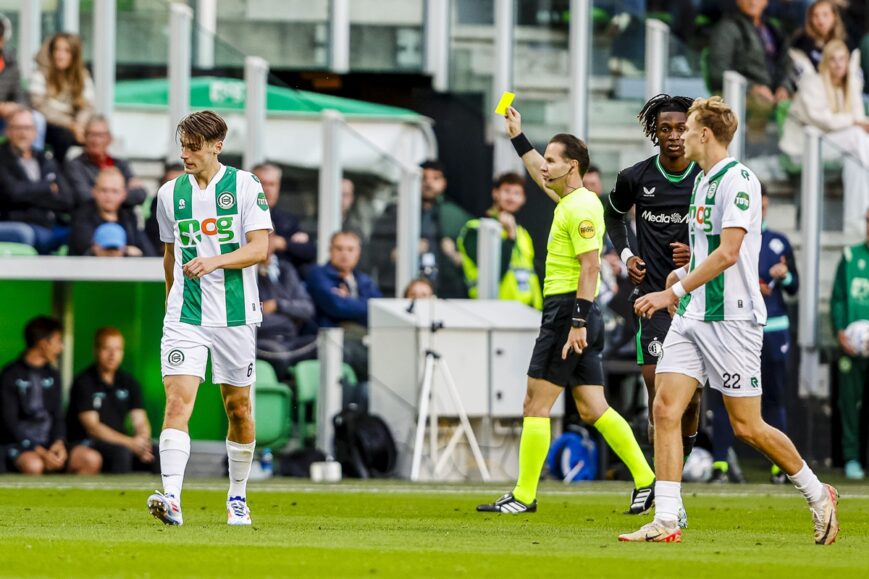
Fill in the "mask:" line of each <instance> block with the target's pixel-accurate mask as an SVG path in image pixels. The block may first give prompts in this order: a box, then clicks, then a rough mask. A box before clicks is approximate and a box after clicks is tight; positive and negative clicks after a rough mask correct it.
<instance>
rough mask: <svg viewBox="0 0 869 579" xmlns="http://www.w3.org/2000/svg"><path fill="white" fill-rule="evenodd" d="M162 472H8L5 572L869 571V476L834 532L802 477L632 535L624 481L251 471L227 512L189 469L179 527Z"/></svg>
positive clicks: (1, 488) (2, 514) (688, 490)
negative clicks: (819, 526)
mask: <svg viewBox="0 0 869 579" xmlns="http://www.w3.org/2000/svg"><path fill="white" fill-rule="evenodd" d="M155 482H156V481H155V480H154V479H146V478H127V477H114V478H108V477H103V478H96V479H90V480H82V479H74V478H69V477H51V478H43V479H26V478H22V477H4V478H2V479H0V497H2V498H0V576H3V577H23V576H61V577H99V576H138V577H145V576H150V577H183V576H199V577H210V578H211V577H233V578H240V577H267V576H272V577H402V578H410V577H450V578H456V577H497V578H501V577H522V578H531V577H583V578H591V577H629V578H631V579H637V578H640V577H704V578H705V577H727V578H728V579H735V578H742V577H765V578H771V577H786V578H789V579H790V578H794V577H813V578H821V579H833V578H840V577H864V578H865V577H869V487H867V486H860V485H840V488H839V490H840V492H841V494H842V499H841V502H840V520H841V526H842V531H841V533H840V535H839V540H838V541H837V542H836V544H835V545H833V546H831V547H821V546H817V545H815V544H814V543H813V540H812V527H811V516H810V514H809V512H808V509H807V508H806V506H805V503H804V502H803V500H802V498H801V497H800V496H799V494H798V493H797V492H796V491H795V490H794V489H793V488H791V487H772V486H770V485H738V486H736V485H732V486H728V487H726V488H722V487H710V486H708V485H686V486H685V492H684V495H685V502H686V507H687V509H688V513H689V515H690V527H689V528H688V529H687V530H686V531H685V532H684V534H683V542H682V544H680V545H677V544H622V543H619V542H618V541H617V540H616V536H617V535H618V534H619V533H620V532H624V531H629V530H634V529H635V528H637V527H638V526H639V525H640V524H642V523H644V522H645V521H648V520H649V518H648V517H630V516H625V515H622V514H621V512H622V510H623V509H624V508H625V507H626V506H627V502H628V496H627V493H628V492H629V489H630V487H629V485H627V484H624V483H590V484H583V485H574V486H570V487H565V486H563V485H559V484H557V483H544V484H543V485H542V486H541V492H540V511H539V512H538V513H536V514H534V515H524V516H508V515H490V514H481V513H476V512H474V507H475V505H476V504H477V503H479V502H483V501H486V500H492V499H494V498H496V497H497V496H498V494H499V493H500V492H502V491H503V490H504V488H505V487H504V485H499V486H492V485H479V484H477V485H472V484H464V485H452V484H450V485H447V484H442V485H429V484H427V485H410V484H407V483H403V482H391V481H376V482H364V483H363V482H344V483H341V484H336V485H328V486H317V485H314V484H312V483H310V482H306V481H284V480H274V481H270V482H267V483H251V484H250V488H249V500H250V504H251V508H252V512H253V520H254V525H253V527H251V528H229V527H227V525H226V515H225V511H224V501H225V498H226V494H225V493H226V491H225V490H224V489H225V484H226V483H225V482H224V481H222V480H207V481H204V480H199V481H190V482H188V483H187V484H186V485H185V491H184V504H183V508H184V519H185V523H184V526H183V527H165V526H163V525H162V524H160V523H158V522H157V521H155V520H154V519H152V518H151V517H150V516H149V515H148V513H147V510H146V508H145V499H146V498H147V496H148V494H149V493H150V492H151V490H152V489H153V488H154V484H155Z"/></svg>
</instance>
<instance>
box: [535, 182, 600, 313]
mask: <svg viewBox="0 0 869 579" xmlns="http://www.w3.org/2000/svg"><path fill="white" fill-rule="evenodd" d="M603 235H604V221H603V205H602V204H601V202H600V199H598V197H597V195H595V194H594V193H593V192H591V191H589V190H588V189H586V188H585V187H580V188H579V189H576V190H575V191H571V192H570V193H569V194H567V195H566V196H565V197H562V198H561V200H560V201H559V202H558V205H556V206H555V215H554V216H553V218H552V228H551V229H550V230H549V241H548V242H547V244H546V251H547V254H546V278H545V279H544V281H543V296H544V297H546V296H552V295H558V294H567V293H576V289H577V286H578V284H579V273H580V269H581V268H580V265H579V260H577V259H576V256H577V255H580V254H582V253H587V252H589V251H594V250H597V251H598V253H600V252H601V251H602V250H603ZM599 290H600V276H598V278H597V283H596V284H595V289H594V297H597V294H598V292H599Z"/></svg>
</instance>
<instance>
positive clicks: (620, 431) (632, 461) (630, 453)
mask: <svg viewBox="0 0 869 579" xmlns="http://www.w3.org/2000/svg"><path fill="white" fill-rule="evenodd" d="M594 427H595V428H597V430H598V432H600V433H601V435H602V436H603V437H604V440H606V443H607V444H608V445H609V447H610V448H611V449H613V451H614V452H615V453H616V454H617V455H618V457H619V458H620V459H622V462H623V463H625V466H627V467H628V470H630V471H631V476H633V477H634V486H635V487H636V488H642V487H647V486H649V485H650V484H652V483H653V482H654V481H655V471H653V470H652V468H651V467H650V466H649V463H648V462H646V457H645V456H643V451H642V450H640V445H639V444H637V439H636V438H635V437H634V432H633V431H632V430H631V427H630V425H629V424H628V423H627V421H625V419H624V418H622V415H621V414H619V413H618V412H616V411H615V410H613V409H612V408H607V410H606V412H604V413H603V414H601V416H600V418H598V419H597V422H595V423H594ZM520 500H521V499H520ZM522 502H525V501H522Z"/></svg>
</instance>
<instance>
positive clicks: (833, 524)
mask: <svg viewBox="0 0 869 579" xmlns="http://www.w3.org/2000/svg"><path fill="white" fill-rule="evenodd" d="M824 493H825V494H826V495H827V496H826V499H827V500H825V501H824V502H823V503H822V504H821V505H820V508H814V507H812V509H811V510H812V522H813V523H814V524H815V543H817V544H818V545H832V544H833V543H835V542H836V536H837V535H838V534H839V513H838V505H839V492H838V491H837V490H836V489H835V488H833V487H832V486H830V485H828V484H825V485H824Z"/></svg>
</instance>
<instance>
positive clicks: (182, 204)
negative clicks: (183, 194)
mask: <svg viewBox="0 0 869 579" xmlns="http://www.w3.org/2000/svg"><path fill="white" fill-rule="evenodd" d="M185 207H187V202H186V201H185V200H184V199H179V200H178V209H184V208H185Z"/></svg>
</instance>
